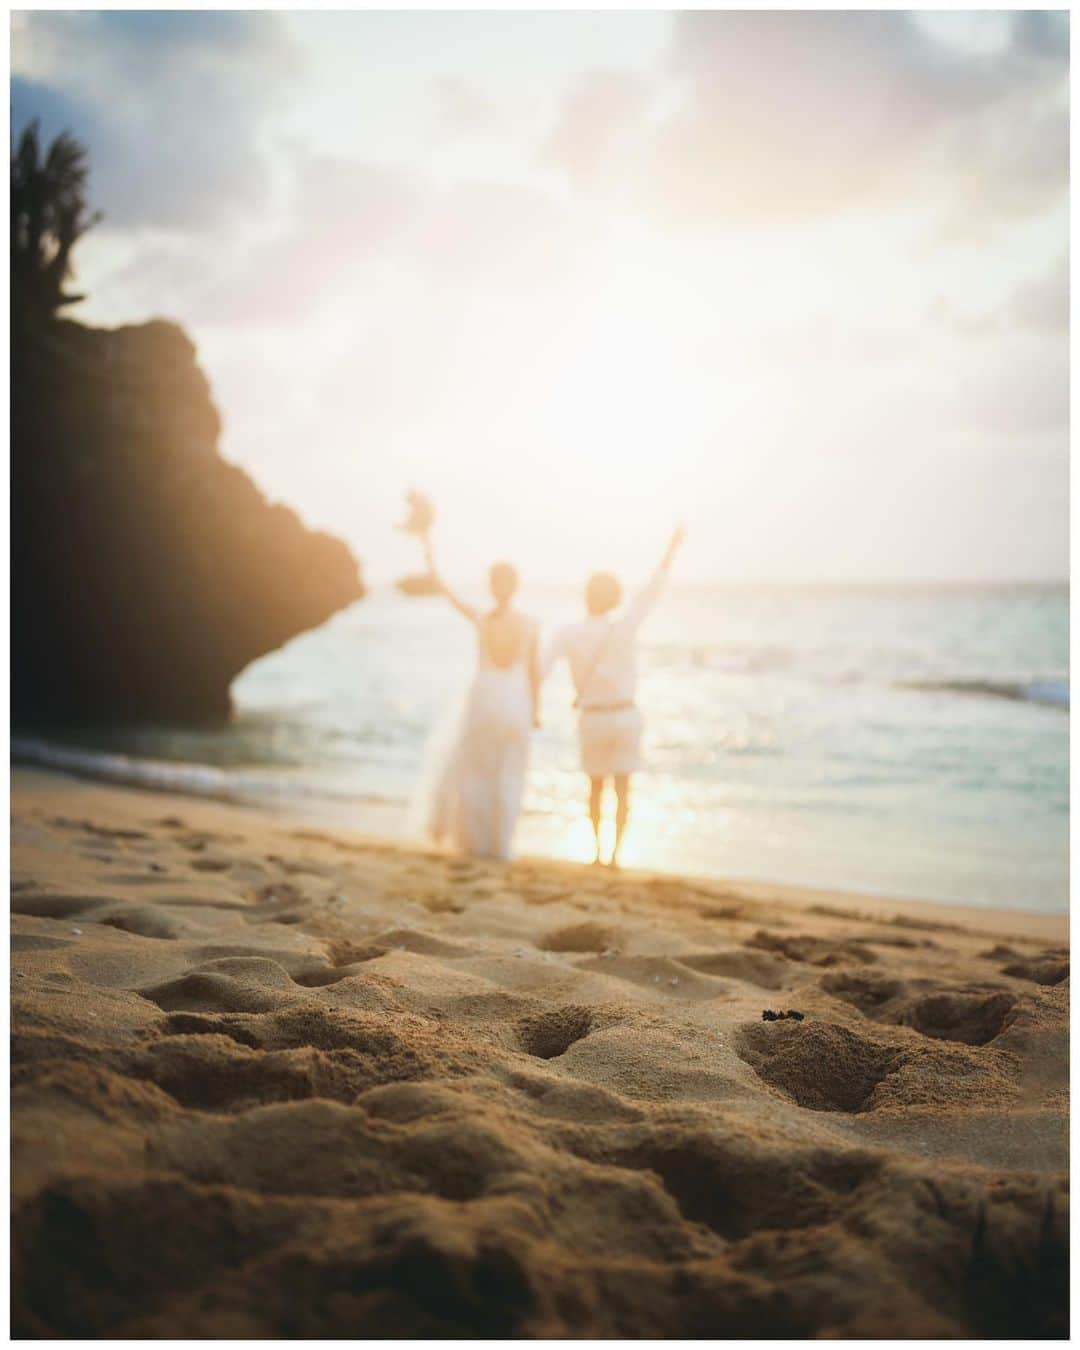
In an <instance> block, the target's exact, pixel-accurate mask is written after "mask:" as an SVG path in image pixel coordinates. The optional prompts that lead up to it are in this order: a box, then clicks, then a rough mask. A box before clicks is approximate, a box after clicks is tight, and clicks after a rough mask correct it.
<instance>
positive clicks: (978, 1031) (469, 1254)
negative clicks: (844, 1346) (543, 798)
mask: <svg viewBox="0 0 1080 1350" xmlns="http://www.w3.org/2000/svg"><path fill="white" fill-rule="evenodd" d="M13 781H14V786H13V836H12V838H13V844H12V897H13V898H12V908H13V923H12V932H13V937H12V992H13V1026H12V1030H13V1038H14V1039H13V1110H14V1127H13V1129H14V1169H13V1189H14V1226H13V1230H12V1231H13V1252H14V1267H13V1271H14V1273H13V1333H14V1334H15V1335H16V1336H20V1337H72V1336H85V1337H100V1336H118V1337H156V1338H157V1337H341V1336H362V1337H406V1336H410V1337H435V1336H440V1337H445V1336H469V1335H471V1336H514V1337H628V1338H638V1337H648V1336H655V1337H671V1338H674V1337H681V1338H686V1337H707V1336H728V1337H730V1336H749V1337H766V1336H771V1337H821V1336H824V1337H858V1336H864V1337H881V1336H897V1335H899V1336H909V1337H914V1336H919V1337H935V1336H942V1337H983V1336H1010V1337H1019V1336H1034V1337H1053V1336H1064V1335H1066V1334H1067V1328H1068V1314H1067V1285H1068V1247H1067V1229H1066V1225H1067V1217H1066V1204H1067V1190H1066V1170H1065V1169H1066V1164H1067V1133H1066V1109H1067V1104H1066V1091H1067V1029H1068V1020H1067V1018H1068V1002H1067V1000H1068V978H1067V977H1068V948H1067V942H1068V934H1067V924H1066V920H1065V918H1064V917H1054V916H1041V915H1031V914H1018V913H1005V912H1002V911H978V910H973V909H960V908H948V907H945V906H931V905H926V904H919V903H916V902H904V901H899V900H898V901H891V900H881V899H873V898H870V897H863V896H853V895H834V894H826V893H822V892H812V891H798V890H794V889H791V888H781V887H771V886H767V885H761V884H749V883H747V884H743V883H724V882H720V881H698V880H691V879H686V878H679V877H662V876H651V875H647V874H643V873H633V872H627V873H621V874H615V873H610V872H608V871H606V870H603V869H600V870H595V869H589V868H584V867H580V866H574V865H569V864H559V863H553V862H548V861H534V860H522V861H519V862H515V863H513V864H487V863H476V862H468V861H462V860H455V859H452V858H448V857H443V856H439V855H436V854H432V853H424V852H421V851H415V850H409V849H406V848H403V847H399V846H394V845H389V844H377V843H371V842H367V841H363V840H361V839H359V838H356V837H350V836H348V835H345V834H341V833H337V832H332V833H331V832H326V833H324V832H321V831H318V830H313V829H311V828H307V827H304V826H301V825H297V824H293V823H290V822H289V821H287V820H284V819H281V818H271V817H262V816H259V815H256V814H255V813H252V812H245V811H243V810H240V809H238V808H232V807H228V806H224V805H217V804H213V803H207V802H200V801H194V800H189V799H180V798H171V797H168V796H165V795H159V794H149V793H146V794H142V793H137V792H134V791H128V790H123V789H118V788H112V787H102V786H99V785H96V784H92V783H89V782H83V781H78V780H76V779H71V778H65V777H61V776H58V775H52V774H47V773H44V772H39V771H37V770H27V769H19V770H16V772H15V774H14V780H13ZM766 1010H770V1011H778V1012H786V1011H788V1010H794V1011H797V1012H800V1013H801V1014H802V1015H803V1016H802V1020H799V1019H796V1018H784V1019H782V1020H776V1021H765V1020H763V1018H762V1013H763V1012H764V1011H766Z"/></svg>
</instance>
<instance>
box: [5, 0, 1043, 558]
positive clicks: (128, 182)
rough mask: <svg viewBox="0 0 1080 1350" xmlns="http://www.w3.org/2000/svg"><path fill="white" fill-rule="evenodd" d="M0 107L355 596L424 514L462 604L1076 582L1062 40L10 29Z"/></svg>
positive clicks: (90, 261) (399, 20) (302, 15)
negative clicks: (43, 158)
mask: <svg viewBox="0 0 1080 1350" xmlns="http://www.w3.org/2000/svg"><path fill="white" fill-rule="evenodd" d="M12 109H13V131H14V132H15V133H17V132H18V131H19V130H20V129H21V127H22V126H23V125H25V124H26V123H27V122H28V121H29V120H30V119H31V118H34V117H37V118H40V120H41V124H42V129H43V131H44V132H45V133H46V134H48V135H52V134H55V133H56V132H58V131H59V130H61V129H63V128H65V127H66V128H69V129H71V130H72V131H73V132H74V133H75V134H76V135H77V136H78V137H79V138H80V139H81V140H82V141H83V142H84V143H85V144H86V145H87V147H88V149H89V154H90V163H91V184H90V195H91V199H92V204H93V205H94V206H95V207H97V208H100V209H101V210H102V211H103V212H104V217H105V218H104V221H103V223H102V224H101V225H99V226H98V227H97V228H96V229H95V230H94V231H93V232H92V233H91V234H90V235H88V236H87V238H86V239H85V240H84V241H83V242H82V243H81V244H80V246H79V248H78V250H77V253H76V264H77V271H78V281H79V283H80V287H79V288H80V289H85V290H87V291H88V293H89V299H88V300H87V301H86V302H85V303H84V304H82V305H80V306H79V307H78V309H77V311H72V317H78V318H79V319H81V320H83V321H85V322H92V323H102V324H108V325H114V324H120V323H131V322H142V321H144V320H146V319H149V318H153V317H164V318H169V319H173V320H176V321H177V322H179V323H182V324H183V325H184V326H185V327H186V328H187V329H188V331H189V332H190V333H191V335H192V337H193V338H194V340H195V341H196V343H197V346H198V350H199V359H200V362H201V364H202V365H203V367H204V369H205V371H206V372H207V375H208V377H209V378H210V381H211V383H212V387H213V391H214V396H215V399H216V401H217V403H218V406H219V408H220V410H221V413H222V417H223V420H224V431H223V436H222V442H221V449H222V452H223V453H224V454H225V455H226V456H227V457H228V458H229V459H231V460H234V461H235V462H237V463H239V464H241V465H243V466H244V467H245V468H246V469H247V470H249V471H250V472H251V473H252V475H253V476H254V477H255V479H256V480H257V482H258V483H259V484H260V486H261V487H262V488H263V489H264V491H266V492H267V493H268V495H270V496H272V497H274V498H276V499H280V500H283V501H285V502H287V503H289V504H290V505H291V506H294V507H295V508H296V509H297V510H298V511H299V512H300V514H301V516H302V517H303V518H304V520H305V521H306V522H308V523H309V524H311V525H312V526H315V527H318V528H322V529H328V530H331V531H333V532H334V533H336V534H339V535H341V536H342V537H344V538H346V539H347V540H348V541H349V543H350V544H351V545H352V546H353V547H354V549H355V551H356V553H357V554H358V556H359V557H360V558H361V559H362V561H363V564H364V567H365V572H366V574H367V575H368V577H369V578H370V579H371V580H372V581H374V582H379V581H385V580H388V579H390V578H393V577H395V576H398V575H400V574H402V573H403V572H407V571H410V570H419V568H418V564H419V558H418V557H417V552H416V549H415V544H414V541H412V540H410V539H409V538H408V537H406V536H404V535H402V534H400V533H399V532H397V531H396V529H395V525H396V522H397V521H398V520H400V519H401V517H402V516H403V514H404V511H403V505H402V498H403V494H404V492H405V490H406V489H407V488H408V487H410V486H417V487H420V488H422V489H425V490H427V491H428V492H429V493H430V494H431V496H432V497H433V498H434V500H435V504H436V509H437V536H436V537H437V543H438V548H439V551H440V554H441V557H442V561H443V564H444V568H445V570H446V571H447V572H449V573H453V574H454V575H455V576H460V577H461V578H462V579H463V580H467V579H469V578H473V577H479V576H480V575H481V574H482V571H483V569H484V568H485V567H486V565H487V564H488V563H489V562H491V561H492V560H494V559H496V558H509V559H511V560H513V561H515V562H516V563H517V564H518V565H519V567H520V568H521V569H522V570H523V572H524V573H525V574H526V576H528V577H531V578H536V579H545V580H548V579H550V580H574V579H577V578H578V577H580V576H582V575H583V574H584V573H585V572H586V571H588V570H591V569H592V568H595V567H610V568H614V569H616V570H619V571H621V572H624V573H626V574H628V579H629V577H632V576H633V575H635V574H639V573H641V572H643V571H644V570H645V569H647V568H648V567H649V566H650V565H651V563H652V562H653V560H654V556H658V555H659V553H660V551H661V550H662V547H663V543H664V538H665V535H666V532H667V531H668V530H669V529H670V527H671V525H672V524H673V523H674V522H675V521H677V520H683V521H685V523H686V526H687V529H688V539H687V545H686V548H685V552H684V556H683V558H682V561H681V563H680V569H681V575H682V576H684V577H686V578H687V579H691V580H698V581H720V582H760V581H814V582H819V581H832V580H836V581H858V582H863V581H904V582H919V581H930V580H983V579H1001V580H1012V579H1021V580H1029V579H1052V578H1058V577H1064V576H1066V575H1067V569H1068V412H1069V409H1068V195H1067V194H1068V166H1067V137H1068V18H1067V15H1066V14H1065V13H1062V12H1056V13H1055V12H1047V13H1039V12H1034V11H1022V12H1017V13H1004V12H950V13H941V14H928V13H924V12H920V13H917V14H915V13H905V12H901V11H871V10H867V11H850V12H837V11H818V12H815V11H788V12H768V11H760V10H759V11H746V12H722V11H694V12H686V13H671V12H644V11H633V12H616V11H591V12H586V13H575V12H548V13H529V12H512V11H511V12H469V13H450V12H445V11H438V12H427V13H419V12H412V13H406V12H368V13H364V12H355V11H354V12H323V13H315V12H311V11H303V12H295V13H287V12H256V11H228V12H226V11H205V10H204V11H188V12H183V11H147V12H139V11H130V10H120V11H109V12H92V11H79V12H57V11H52V12H42V11H37V12H26V13H14V14H13V15H12Z"/></svg>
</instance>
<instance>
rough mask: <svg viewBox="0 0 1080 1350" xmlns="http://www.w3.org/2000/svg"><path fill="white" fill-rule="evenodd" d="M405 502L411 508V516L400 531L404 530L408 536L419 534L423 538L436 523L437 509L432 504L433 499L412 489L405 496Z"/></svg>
mask: <svg viewBox="0 0 1080 1350" xmlns="http://www.w3.org/2000/svg"><path fill="white" fill-rule="evenodd" d="M405 501H406V503H407V505H408V508H409V514H408V515H407V516H406V517H405V519H404V520H403V521H402V523H401V524H400V525H399V526H398V529H400V530H404V531H405V533H406V534H417V535H420V536H421V537H423V536H424V535H425V534H427V532H428V530H430V529H431V527H432V525H433V524H434V521H435V507H434V506H433V505H432V504H431V498H430V497H428V496H426V495H425V494H424V493H423V492H417V490H416V489H415V488H411V489H410V490H409V491H408V492H407V493H406V494H405Z"/></svg>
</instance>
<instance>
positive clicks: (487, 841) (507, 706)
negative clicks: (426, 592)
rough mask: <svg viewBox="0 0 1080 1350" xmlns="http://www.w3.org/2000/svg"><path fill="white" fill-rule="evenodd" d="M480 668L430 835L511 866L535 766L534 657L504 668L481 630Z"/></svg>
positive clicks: (445, 768) (441, 769)
mask: <svg viewBox="0 0 1080 1350" xmlns="http://www.w3.org/2000/svg"><path fill="white" fill-rule="evenodd" d="M477 638H478V642H477V668H476V673H475V675H474V676H473V680H472V684H471V685H470V687H469V689H468V691H467V693H466V695H465V700H464V706H463V708H462V712H461V715H460V718H459V720H458V723H457V726H456V728H455V730H454V732H453V734H452V736H451V739H450V742H449V744H448V746H447V748H446V750H445V751H444V752H443V754H442V756H441V762H440V763H439V764H438V765H437V767H436V771H435V777H434V782H433V785H432V791H431V796H430V804H429V807H428V817H427V830H428V833H429V834H430V835H431V837H432V838H433V839H434V840H435V841H436V842H437V843H438V842H445V843H448V844H449V845H450V846H451V847H452V848H454V849H455V850H457V851H458V852H460V853H466V854H469V855H471V856H473V857H478V858H509V856H510V844H511V841H512V839H513V837H514V827H515V826H516V825H517V818H518V814H519V813H520V811H521V797H522V793H523V791H524V788H525V770H526V768H527V765H528V758H529V734H530V732H531V730H532V699H531V695H530V691H529V671H528V664H527V660H528V653H527V652H525V653H523V654H522V655H521V656H520V657H519V658H518V659H517V660H515V661H514V662H513V663H512V664H510V665H498V664H497V663H496V662H495V660H494V659H493V657H492V654H491V651H490V649H489V644H488V643H487V641H486V634H485V626H484V624H483V623H482V622H481V623H480V624H479V625H478V628H477Z"/></svg>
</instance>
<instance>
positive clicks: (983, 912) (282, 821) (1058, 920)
mask: <svg viewBox="0 0 1080 1350" xmlns="http://www.w3.org/2000/svg"><path fill="white" fill-rule="evenodd" d="M64 782H67V783H72V782H74V783H80V784H84V785H85V787H86V790H87V791H89V792H93V791H94V790H95V789H100V790H101V791H102V792H103V793H106V794H113V793H115V794H119V796H118V797H117V798H116V800H117V801H119V800H120V797H122V796H123V795H124V794H127V795H130V796H131V797H133V798H134V799H135V800H136V801H137V800H138V799H139V798H150V799H153V800H158V801H172V802H173V803H174V804H175V805H176V806H177V808H178V809H179V808H180V807H182V806H202V807H205V808H207V809H208V810H211V811H213V810H223V811H228V812H236V813H238V815H239V816H242V817H246V818H250V819H251V820H252V821H253V822H261V823H262V824H263V825H266V826H269V825H277V826H279V827H280V828H281V829H283V830H288V829H289V828H290V827H297V826H299V827H302V828H308V829H317V830H321V831H323V832H324V833H326V834H327V835H328V836H340V837H341V838H343V839H347V840H350V841H352V842H353V843H354V844H358V845H370V846H372V847H377V848H396V849H400V850H402V851H404V852H416V853H419V854H421V855H424V856H428V855H434V854H437V852H438V851H437V850H434V849H432V848H430V847H426V846H425V845H424V843H423V841H422V840H417V839H410V838H408V837H405V836H402V835H399V834H395V833H392V832H387V833H380V832H379V831H378V829H374V830H368V829H356V828H351V827H349V826H348V825H345V824H342V822H341V815H342V814H343V812H342V813H337V814H335V813H333V812H329V813H327V814H326V817H325V819H324V818H323V817H322V815H321V813H320V812H317V811H310V812H309V811H305V810H304V809H303V807H302V804H301V802H300V801H299V800H295V801H294V800H293V799H290V798H287V797H285V796H282V798H281V799H280V800H277V801H267V802H265V803H258V804H255V803H249V802H241V801H235V800H232V799H230V798H228V797H225V796H219V795H214V794H211V793H205V794H204V793H197V792H190V793H189V792H179V791H175V790H173V789H170V788H169V787H167V786H161V787H159V786H157V785H156V784H152V783H145V784H143V783H139V784H133V783H129V782H124V781H109V780H106V779H103V778H102V777H100V776H98V775H95V774H94V773H92V772H90V771H89V770H88V771H85V772H83V771H81V770H79V769H78V768H57V767H54V766H52V765H49V766H43V765H40V764H36V763H29V762H23V761H20V760H15V759H13V760H12V765H11V784H12V788H13V789H14V788H15V787H17V786H18V787H21V790H22V791H23V792H26V791H28V790H29V791H34V790H35V784H36V785H37V790H38V791H48V790H49V789H50V787H55V786H56V785H57V783H64ZM388 812H389V808H387V807H382V806H380V805H379V804H377V803H374V802H366V801H365V802H364V803H362V805H361V807H360V809H359V810H358V811H357V815H358V816H363V817H366V818H367V819H368V820H372V821H374V820H376V819H377V818H378V817H379V816H380V815H386V814H387V813H388ZM447 856H449V855H447ZM516 863H529V864H532V865H537V866H548V865H550V866H551V867H553V868H567V869H570V871H571V873H572V874H573V873H575V872H578V871H581V870H583V868H584V870H588V869H587V868H585V865H584V864H582V863H578V862H574V861H572V860H569V859H563V858H556V857H551V856H549V855H546V854H527V853H523V854H520V855H515V857H514V858H513V859H511V860H510V863H509V864H508V865H510V866H513V865H514V864H516ZM618 875H619V876H622V877H627V878H634V879H638V880H642V879H646V878H650V877H653V878H658V879H670V880H672V881H676V880H677V881H682V882H685V883H687V884H689V885H699V886H709V887H730V888H736V889H738V890H739V892H740V893H743V894H745V895H746V896H747V897H750V898H753V899H756V900H765V899H768V898H770V897H772V898H776V899H779V900H782V901H784V902H785V903H789V904H793V905H799V906H803V907H812V906H815V905H823V904H824V905H828V906H839V907H840V908H842V909H845V908H846V909H847V910H849V911H851V912H850V913H848V914H847V915H846V916H844V917H848V918H858V917H861V916H860V915H859V914H858V913H856V912H855V911H854V910H853V908H852V907H853V906H857V907H859V908H860V909H861V910H863V911H864V913H865V915H866V916H867V917H872V916H873V917H879V916H885V917H897V916H903V915H904V914H905V912H906V911H907V910H909V909H912V910H913V913H912V914H911V916H910V917H911V918H912V919H916V920H917V919H918V918H919V916H921V917H922V918H923V919H924V920H925V921H926V922H927V923H939V924H954V925H958V926H960V927H961V928H971V927H973V926H978V927H981V928H983V929H984V930H985V931H986V932H991V933H997V934H1003V935H1008V934H1020V935H1027V936H1032V937H1040V938H1045V940H1046V941H1048V942H1049V941H1062V942H1067V941H1068V935H1069V931H1070V926H1069V910H1068V909H1067V908H1066V909H1065V910H1058V911H1053V910H1050V911H1041V910H1019V909H1008V908H1003V907H999V906H992V905H982V904H980V903H978V902H975V901H973V902H971V903H969V904H968V903H958V902H954V901H949V900H929V899H923V898H921V897H913V896H901V895H882V894H878V893H876V892H869V891H859V890H852V889H847V888H844V887H839V886H823V885H799V884H794V883H791V882H784V881H773V880H762V879H758V878H747V877H739V876H728V875H717V874H712V873H701V872H679V871H674V870H663V871H661V870H658V869H653V868H620V869H619V870H618Z"/></svg>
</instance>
